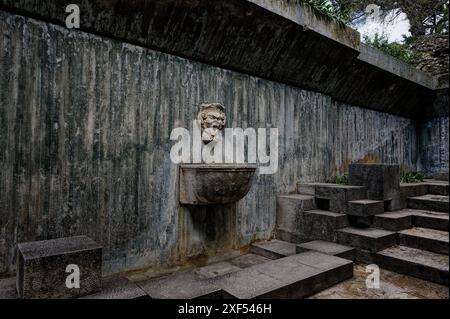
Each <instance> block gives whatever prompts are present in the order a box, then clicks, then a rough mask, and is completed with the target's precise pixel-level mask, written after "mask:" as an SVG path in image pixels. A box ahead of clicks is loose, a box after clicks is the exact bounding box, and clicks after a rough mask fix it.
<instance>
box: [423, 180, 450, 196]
mask: <svg viewBox="0 0 450 319" xmlns="http://www.w3.org/2000/svg"><path fill="white" fill-rule="evenodd" d="M425 183H426V185H427V186H428V193H429V194H433V195H444V196H448V195H449V183H448V181H438V180H426V181H425ZM419 195H425V194H419ZM419 195H415V196H419Z"/></svg>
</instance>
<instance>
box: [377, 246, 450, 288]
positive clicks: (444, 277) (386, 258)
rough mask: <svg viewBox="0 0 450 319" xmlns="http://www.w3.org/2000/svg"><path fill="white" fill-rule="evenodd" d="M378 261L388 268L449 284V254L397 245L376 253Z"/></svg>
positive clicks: (381, 265)
mask: <svg viewBox="0 0 450 319" xmlns="http://www.w3.org/2000/svg"><path fill="white" fill-rule="evenodd" d="M376 263H377V264H378V265H379V266H380V267H382V268H384V269H387V270H391V271H394V272H397V273H400V274H404V275H408V276H413V277H416V278H420V279H424V280H428V281H432V282H435V283H438V284H442V285H448V284H449V280H448V278H449V276H448V273H449V264H448V256H446V255H441V254H436V253H433V252H429V251H424V250H420V249H416V248H411V247H405V246H395V247H390V248H387V249H385V250H382V251H380V252H378V253H377V254H376Z"/></svg>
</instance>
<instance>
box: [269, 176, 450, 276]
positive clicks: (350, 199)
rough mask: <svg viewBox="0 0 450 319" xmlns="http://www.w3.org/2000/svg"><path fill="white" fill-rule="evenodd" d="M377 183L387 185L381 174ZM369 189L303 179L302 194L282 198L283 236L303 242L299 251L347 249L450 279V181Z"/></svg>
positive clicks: (410, 271)
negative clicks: (379, 194)
mask: <svg viewBox="0 0 450 319" xmlns="http://www.w3.org/2000/svg"><path fill="white" fill-rule="evenodd" d="M369 175H370V174H369ZM375 179H376V176H375ZM374 184H378V185H384V186H383V187H386V183H380V181H379V180H378V181H375V183H374ZM370 187H372V193H373V194H374V193H376V192H374V189H373V186H372V185H371V186H370ZM387 187H389V186H387ZM367 190H368V189H367V187H366V186H349V185H337V184H324V183H298V185H297V192H298V194H290V195H282V196H278V198H277V232H276V234H277V238H279V239H282V240H286V241H289V242H291V243H295V244H297V249H298V251H305V250H308V249H309V250H312V251H318V252H322V253H326V254H327V253H328V254H332V255H334V254H336V255H339V254H341V253H343V254H344V256H346V258H349V259H352V260H356V261H358V262H363V263H367V264H372V263H375V264H378V265H379V266H380V267H382V268H385V269H387V270H391V271H394V272H397V273H402V274H406V275H410V276H414V277H418V278H421V279H425V280H429V281H433V282H436V283H439V284H444V285H448V283H449V257H448V251H449V211H448V207H449V206H448V205H449V204H448V203H449V197H448V195H449V183H448V181H439V180H425V181H424V182H423V183H415V184H401V185H399V187H398V190H397V191H391V190H389V189H388V190H386V189H385V190H384V192H385V193H389V194H397V195H393V196H392V197H390V198H388V199H378V198H377V199H373V198H367V196H366V194H368V193H369V192H368V191H367ZM311 215H313V216H314V218H311ZM287 220H289V222H287ZM336 245H338V246H336ZM338 247H340V248H338ZM350 252H351V253H350ZM340 256H341V257H342V255H340Z"/></svg>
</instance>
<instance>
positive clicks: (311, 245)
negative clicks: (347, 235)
mask: <svg viewBox="0 0 450 319" xmlns="http://www.w3.org/2000/svg"><path fill="white" fill-rule="evenodd" d="M308 250H312V251H317V252H319V253H323V254H326V255H332V256H337V257H341V258H344V259H349V260H353V259H354V258H355V249H354V248H353V247H349V246H344V245H340V244H336V243H332V242H329V241H323V240H313V241H310V242H307V243H303V244H299V245H297V254H300V253H303V252H305V251H308Z"/></svg>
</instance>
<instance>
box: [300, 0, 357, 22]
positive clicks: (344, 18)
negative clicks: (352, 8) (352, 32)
mask: <svg viewBox="0 0 450 319" xmlns="http://www.w3.org/2000/svg"><path fill="white" fill-rule="evenodd" d="M301 2H302V3H303V4H306V5H309V6H310V7H312V8H313V9H315V10H317V11H318V12H320V13H322V14H323V15H325V16H327V17H329V18H331V19H333V20H336V21H337V22H339V23H340V24H341V25H348V24H350V21H351V17H350V13H349V12H348V11H347V10H344V9H343V8H342V7H341V5H340V3H339V1H336V0H301Z"/></svg>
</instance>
